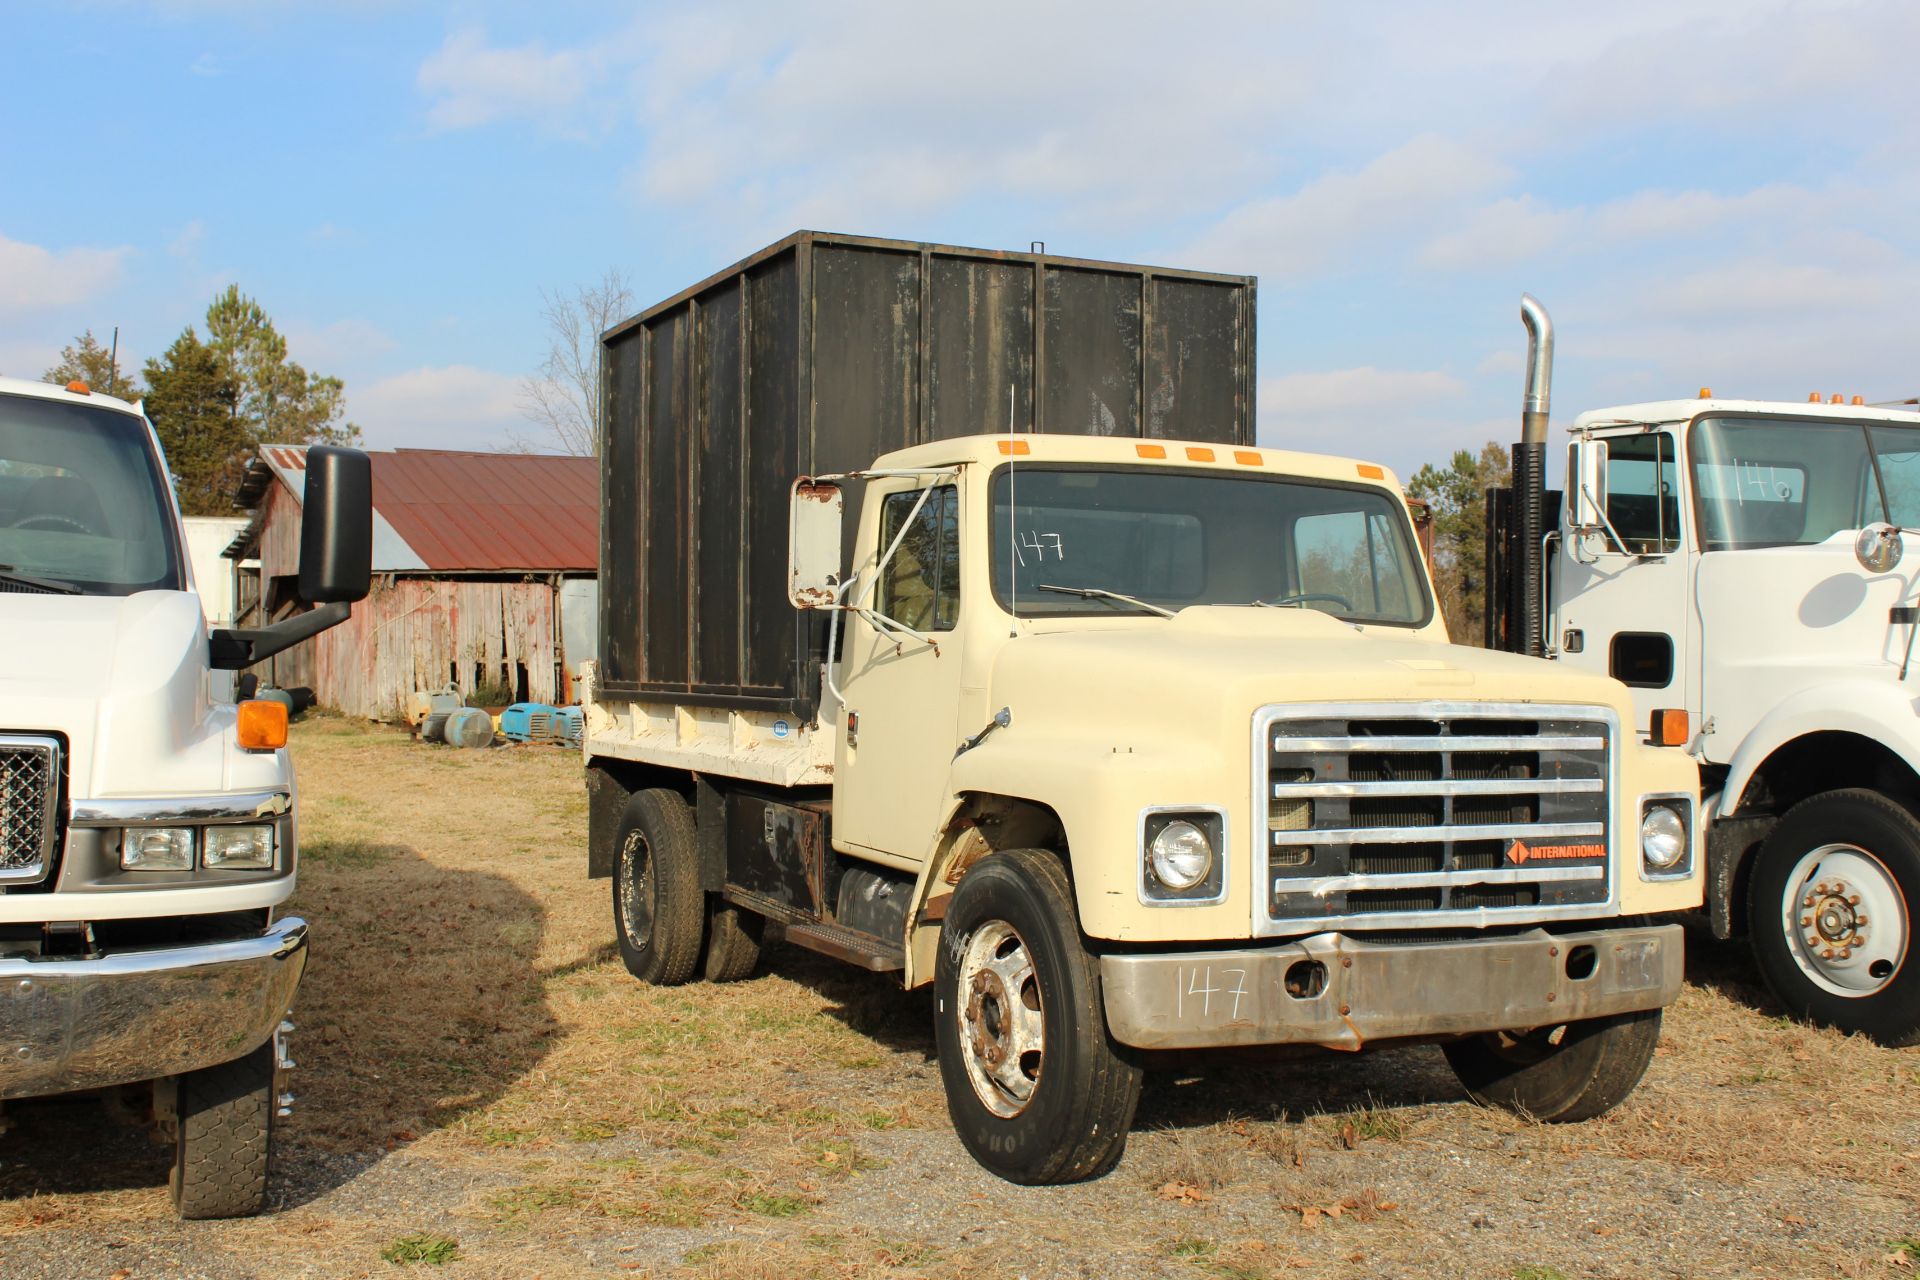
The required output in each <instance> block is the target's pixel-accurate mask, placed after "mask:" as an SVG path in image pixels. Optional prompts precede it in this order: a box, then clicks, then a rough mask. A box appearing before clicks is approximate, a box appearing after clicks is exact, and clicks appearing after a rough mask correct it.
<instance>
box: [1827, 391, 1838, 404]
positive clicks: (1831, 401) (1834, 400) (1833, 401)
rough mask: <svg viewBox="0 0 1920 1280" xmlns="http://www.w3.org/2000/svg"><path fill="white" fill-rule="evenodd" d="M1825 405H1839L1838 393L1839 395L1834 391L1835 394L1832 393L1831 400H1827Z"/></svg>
mask: <svg viewBox="0 0 1920 1280" xmlns="http://www.w3.org/2000/svg"><path fill="white" fill-rule="evenodd" d="M1827 403H1828V404H1839V403H1840V393H1839V392H1838V391H1836V392H1834V393H1833V399H1831V400H1829V401H1827Z"/></svg>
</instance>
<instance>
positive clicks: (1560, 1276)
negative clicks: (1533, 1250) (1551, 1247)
mask: <svg viewBox="0 0 1920 1280" xmlns="http://www.w3.org/2000/svg"><path fill="white" fill-rule="evenodd" d="M1513 1280H1567V1274H1566V1272H1564V1271H1562V1270H1560V1268H1558V1267H1550V1266H1548V1265H1547V1264H1546V1263H1544V1262H1529V1263H1527V1264H1526V1265H1525V1266H1522V1267H1515V1268H1514V1269H1513Z"/></svg>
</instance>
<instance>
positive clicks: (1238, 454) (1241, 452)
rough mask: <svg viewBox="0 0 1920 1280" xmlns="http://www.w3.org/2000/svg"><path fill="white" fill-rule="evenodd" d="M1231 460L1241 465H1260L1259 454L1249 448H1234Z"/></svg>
mask: <svg viewBox="0 0 1920 1280" xmlns="http://www.w3.org/2000/svg"><path fill="white" fill-rule="evenodd" d="M1233 460H1234V461H1235V462H1237V463H1239V464H1240V465H1241V466H1243V467H1257V466H1259V465H1260V455H1259V454H1257V453H1254V452H1253V451H1252V450H1250V449H1235V450H1234V451H1233Z"/></svg>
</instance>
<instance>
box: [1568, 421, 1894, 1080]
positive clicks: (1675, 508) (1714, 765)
mask: <svg viewBox="0 0 1920 1280" xmlns="http://www.w3.org/2000/svg"><path fill="white" fill-rule="evenodd" d="M1571 435H1572V441H1571V445H1570V447H1569V450H1568V455H1567V456H1568V465H1567V476H1568V480H1567V487H1566V494H1565V500H1564V502H1563V503H1561V504H1560V505H1559V508H1558V510H1557V513H1556V515H1557V525H1558V528H1557V531H1556V535H1555V536H1554V537H1553V539H1552V541H1551V544H1550V551H1549V555H1548V563H1547V566H1546V569H1547V575H1548V576H1547V582H1548V588H1547V597H1548V599H1547V612H1546V621H1545V626H1544V628H1543V637H1542V638H1543V641H1544V643H1545V645H1546V647H1547V650H1548V652H1549V654H1550V655H1552V656H1555V657H1557V658H1559V659H1560V660H1561V661H1562V662H1564V663H1565V664H1566V665H1569V666H1574V667H1578V668H1581V669H1585V670H1591V671H1595V672H1604V673H1606V674H1609V675H1612V676H1614V677H1615V678H1617V679H1619V680H1621V681H1623V682H1624V683H1625V684H1626V685H1627V686H1628V688H1629V689H1630V690H1631V691H1632V697H1633V701H1634V716H1635V722H1636V723H1637V724H1639V725H1643V726H1650V727H1653V728H1652V731H1655V732H1658V728H1657V727H1656V726H1658V725H1660V724H1668V723H1670V724H1673V725H1676V726H1677V725H1681V724H1684V726H1685V727H1684V729H1681V728H1675V729H1673V730H1672V732H1674V733H1675V734H1676V735H1678V736H1680V737H1681V738H1683V740H1684V743H1685V749H1686V750H1687V752H1688V753H1689V754H1691V755H1692V756H1693V758H1694V759H1695V760H1697V761H1698V763H1699V765H1700V769H1701V773H1702V779H1703V787H1704V789H1705V792H1706V794H1707V797H1708V800H1707V804H1708V816H1709V832H1710V836H1709V845H1708V848H1709V853H1708V867H1709V873H1710V878H1711V883H1710V887H1709V895H1708V905H1709V913H1710V917H1711V920H1712V925H1713V929H1714V931H1715V933H1716V934H1718V935H1719V936H1722V937H1726V936H1730V935H1733V934H1736V933H1744V934H1747V935H1748V936H1749V937H1750V938H1751V939H1752V943H1753V946H1754V950H1755V955H1756V958H1757V960H1758V963H1759V966H1760V969H1761V971H1762V973H1763V974H1764V976H1765V977H1766V979H1767V981H1768V983H1769V985H1771V986H1772V988H1773V989H1774V991H1775V993H1776V994H1777V995H1778V996H1779V997H1780V999H1781V1000H1782V1001H1783V1002H1784V1003H1785V1004H1786V1005H1787V1006H1788V1008H1790V1009H1791V1010H1793V1011H1794V1012H1795V1013H1796V1014H1797V1015H1799V1016H1803V1017H1808V1018H1811V1019H1814V1020H1816V1021H1820V1022H1823V1023H1827V1024H1829V1025H1833V1026H1838V1027H1841V1028H1843V1029H1846V1030H1854V1031H1863V1032H1867V1033H1870V1034H1872V1035H1874V1036H1876V1037H1879V1038H1881V1039H1883V1040H1885V1041H1887V1042H1889V1043H1894V1044H1908V1043H1913V1042H1915V1041H1916V1040H1920V964H1915V963H1913V960H1912V947H1913V941H1912V939H1913V925H1914V919H1913V917H1914V908H1915V905H1916V903H1920V824H1917V823H1916V821H1915V814H1916V813H1920V719H1916V710H1915V708H1916V706H1917V705H1920V703H1916V696H1915V688H1914V684H1915V682H1916V680H1920V673H1916V671H1915V669H1914V659H1915V657H1916V654H1915V647H1914V634H1915V631H1916V629H1920V627H1917V620H1920V609H1916V604H1920V601H1916V600H1915V572H1916V569H1917V568H1920V566H1917V565H1916V563H1915V561H1914V560H1913V559H1911V558H1909V556H1910V553H1911V552H1913V551H1914V550H1915V549H1916V544H1915V542H1914V540H1913V538H1914V533H1913V531H1914V530H1916V528H1920V415H1916V414H1915V413H1914V412H1912V411H1911V410H1906V409H1897V408H1895V409H1888V408H1876V407H1873V406H1868V405H1864V404H1862V403H1861V402H1860V398H1859V397H1854V399H1853V402H1852V403H1850V404H1847V403H1841V398H1840V397H1838V396H1835V397H1832V398H1831V399H1827V400H1821V399H1820V398H1819V397H1815V398H1814V399H1813V400H1812V401H1810V402H1808V403H1805V404H1783V403H1779V402H1770V401H1756V400H1737V399H1725V398H1716V397H1714V396H1712V395H1711V394H1710V393H1709V392H1707V391H1704V390H1703V391H1702V392H1701V395H1700V398H1698V399H1691V400H1669V401H1661V402H1656V403H1649V404H1636V405H1626V406H1621V407H1616V408H1609V409H1602V410H1597V411H1592V412H1586V413H1582V414H1580V415H1579V416H1578V417H1577V418H1576V419H1575V420H1574V422H1573V424H1572V427H1571Z"/></svg>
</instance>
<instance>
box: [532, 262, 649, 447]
mask: <svg viewBox="0 0 1920 1280" xmlns="http://www.w3.org/2000/svg"><path fill="white" fill-rule="evenodd" d="M540 300H541V302H542V303H543V304H544V305H543V307H542V309H541V316H542V318H544V319H545V320H546V322H547V332H548V335H549V337H550V338H551V343H550V345H549V346H548V347H547V358H546V359H545V360H543V361H541V363H540V369H539V372H537V373H535V374H532V375H530V376H529V377H526V378H523V379H521V381H520V392H521V407H522V408H523V409H524V410H525V411H526V415H527V417H528V419H530V420H531V421H533V422H535V423H537V424H539V426H540V427H541V431H540V432H539V433H537V434H536V435H535V436H534V437H533V438H531V439H526V438H520V437H516V438H515V439H514V444H515V445H516V446H518V447H519V448H522V449H528V450H533V449H540V448H553V447H554V446H556V445H557V446H558V447H559V449H560V450H561V452H563V453H576V454H587V455H595V454H598V453H599V452H600V423H599V410H600V335H601V334H602V333H604V332H605V331H606V330H608V329H610V328H612V327H613V326H614V325H616V324H618V323H620V321H622V320H625V319H626V318H627V317H628V316H629V315H631V314H633V290H632V289H631V288H630V287H629V286H628V284H627V277H626V275H625V274H624V273H623V272H621V271H620V270H618V269H617V268H612V267H610V268H608V269H607V273H606V274H605V275H604V276H602V277H601V278H600V279H599V280H598V281H596V282H595V283H593V284H589V285H582V286H581V287H580V288H578V289H576V290H574V291H573V292H571V293H567V292H562V291H558V290H556V291H554V292H546V291H544V290H543V291H542V292H541V295H540Z"/></svg>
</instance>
